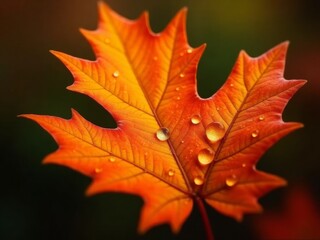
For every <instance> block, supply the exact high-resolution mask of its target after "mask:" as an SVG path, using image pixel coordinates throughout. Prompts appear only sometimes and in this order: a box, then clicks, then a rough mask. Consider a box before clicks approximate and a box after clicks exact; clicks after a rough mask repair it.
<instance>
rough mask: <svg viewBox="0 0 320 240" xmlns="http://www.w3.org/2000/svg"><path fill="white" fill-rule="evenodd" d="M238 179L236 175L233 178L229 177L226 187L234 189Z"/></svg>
mask: <svg viewBox="0 0 320 240" xmlns="http://www.w3.org/2000/svg"><path fill="white" fill-rule="evenodd" d="M237 181H238V180H237V177H236V175H234V174H233V175H232V176H231V177H228V178H227V179H226V185H227V186H228V187H233V186H234V185H236V183H237Z"/></svg>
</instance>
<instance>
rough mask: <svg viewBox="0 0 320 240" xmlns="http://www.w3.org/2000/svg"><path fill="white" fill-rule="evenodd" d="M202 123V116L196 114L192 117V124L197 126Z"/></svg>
mask: <svg viewBox="0 0 320 240" xmlns="http://www.w3.org/2000/svg"><path fill="white" fill-rule="evenodd" d="M200 122H201V117H200V115H198V114H196V115H193V116H192V117H191V123H192V124H194V125H197V124H199V123H200Z"/></svg>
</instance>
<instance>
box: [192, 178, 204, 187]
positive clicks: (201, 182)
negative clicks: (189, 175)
mask: <svg viewBox="0 0 320 240" xmlns="http://www.w3.org/2000/svg"><path fill="white" fill-rule="evenodd" d="M193 182H194V184H195V185H198V186H201V185H202V184H203V182H204V180H203V178H202V177H195V178H194V179H193Z"/></svg>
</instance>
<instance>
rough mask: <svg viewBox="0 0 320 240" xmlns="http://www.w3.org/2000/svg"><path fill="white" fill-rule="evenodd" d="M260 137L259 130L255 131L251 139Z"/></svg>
mask: <svg viewBox="0 0 320 240" xmlns="http://www.w3.org/2000/svg"><path fill="white" fill-rule="evenodd" d="M258 136H259V130H254V131H253V132H252V133H251V137H253V138H256V137H258Z"/></svg>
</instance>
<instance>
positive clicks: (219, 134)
mask: <svg viewBox="0 0 320 240" xmlns="http://www.w3.org/2000/svg"><path fill="white" fill-rule="evenodd" d="M224 133H225V128H224V126H223V125H222V124H221V123H219V122H212V123H210V124H209V125H208V126H207V128H206V136H207V138H208V140H209V141H210V142H217V141H219V140H220V139H221V138H223V136H224Z"/></svg>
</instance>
